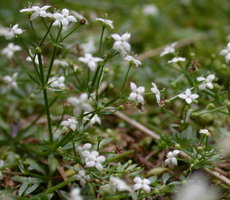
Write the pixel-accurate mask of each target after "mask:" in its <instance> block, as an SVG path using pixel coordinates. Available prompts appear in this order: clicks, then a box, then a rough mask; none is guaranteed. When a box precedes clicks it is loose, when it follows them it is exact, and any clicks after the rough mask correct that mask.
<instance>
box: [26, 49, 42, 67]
mask: <svg viewBox="0 0 230 200" xmlns="http://www.w3.org/2000/svg"><path fill="white" fill-rule="evenodd" d="M30 55H31V56H32V57H34V55H33V54H31V52H30ZM26 61H28V62H32V59H31V57H30V56H28V57H27V58H26ZM34 62H35V64H37V65H39V59H38V55H36V56H35V58H34ZM42 63H43V56H42Z"/></svg>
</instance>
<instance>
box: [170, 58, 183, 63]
mask: <svg viewBox="0 0 230 200" xmlns="http://www.w3.org/2000/svg"><path fill="white" fill-rule="evenodd" d="M185 60H186V59H185V58H183V57H175V58H173V59H172V60H169V61H168V63H177V62H184V61H185Z"/></svg>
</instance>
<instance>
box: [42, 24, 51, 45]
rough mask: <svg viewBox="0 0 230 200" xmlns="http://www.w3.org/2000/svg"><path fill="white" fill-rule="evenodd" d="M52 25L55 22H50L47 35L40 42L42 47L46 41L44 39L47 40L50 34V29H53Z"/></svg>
mask: <svg viewBox="0 0 230 200" xmlns="http://www.w3.org/2000/svg"><path fill="white" fill-rule="evenodd" d="M52 25H53V22H51V23H50V26H49V28H48V29H47V32H46V34H45V36H44V37H43V39H42V41H41V42H40V44H39V46H40V47H41V46H42V45H43V43H44V41H45V39H46V37H47V35H48V34H49V32H50V30H51V28H52Z"/></svg>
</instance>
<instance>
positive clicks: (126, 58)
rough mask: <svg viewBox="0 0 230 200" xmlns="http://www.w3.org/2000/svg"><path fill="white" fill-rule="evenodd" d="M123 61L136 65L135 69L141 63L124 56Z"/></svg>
mask: <svg viewBox="0 0 230 200" xmlns="http://www.w3.org/2000/svg"><path fill="white" fill-rule="evenodd" d="M125 60H127V61H128V62H129V63H130V64H134V65H136V67H138V66H139V65H141V61H140V60H137V59H136V58H134V57H133V56H130V55H128V56H126V57H125Z"/></svg>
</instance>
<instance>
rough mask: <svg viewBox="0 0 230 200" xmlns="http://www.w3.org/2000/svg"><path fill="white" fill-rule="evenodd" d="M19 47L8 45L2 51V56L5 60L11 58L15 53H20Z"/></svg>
mask: <svg viewBox="0 0 230 200" xmlns="http://www.w3.org/2000/svg"><path fill="white" fill-rule="evenodd" d="M20 50H21V47H20V46H18V45H14V44H13V43H9V44H8V45H7V46H6V47H5V48H4V49H3V50H2V51H1V53H2V55H5V56H6V57H7V58H12V57H13V55H14V53H15V52H16V51H20Z"/></svg>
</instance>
